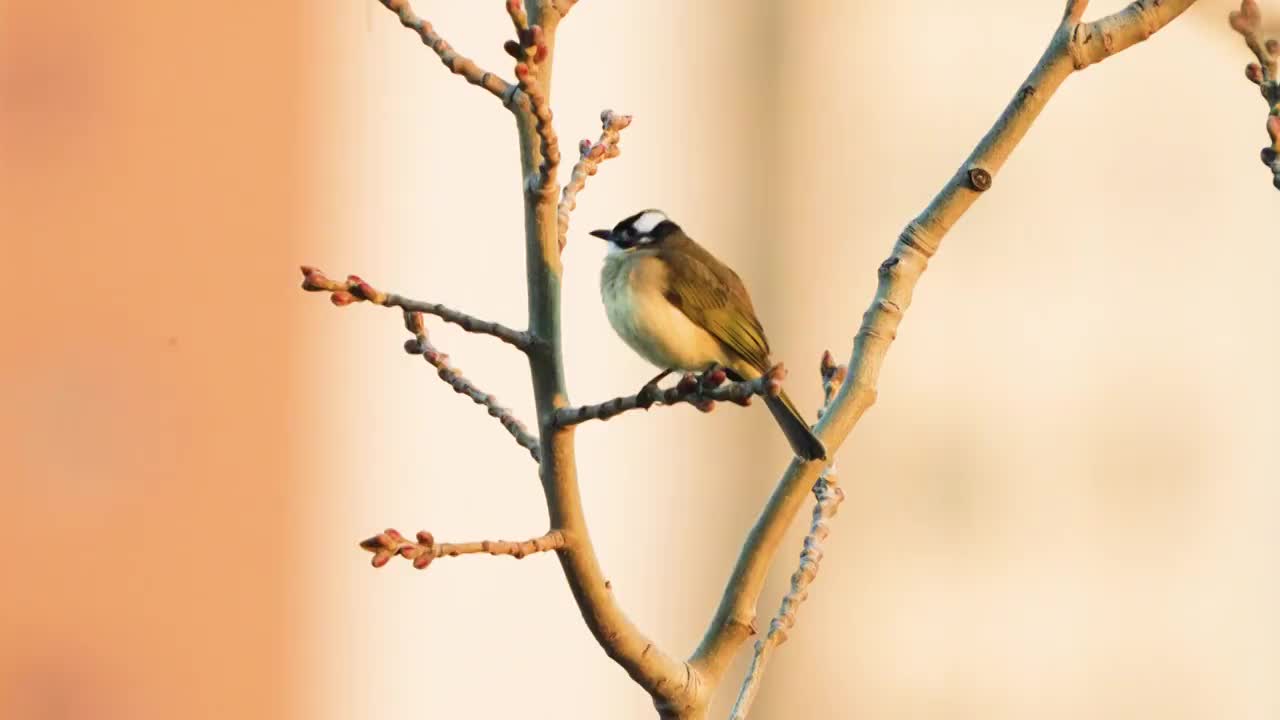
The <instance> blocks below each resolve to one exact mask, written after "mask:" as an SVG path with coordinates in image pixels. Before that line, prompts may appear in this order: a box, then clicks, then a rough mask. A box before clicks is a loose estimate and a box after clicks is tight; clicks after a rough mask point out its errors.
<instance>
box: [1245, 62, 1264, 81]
mask: <svg viewBox="0 0 1280 720" xmlns="http://www.w3.org/2000/svg"><path fill="white" fill-rule="evenodd" d="M1244 76H1245V77H1247V78H1249V82H1252V83H1253V84H1254V85H1261V84H1262V66H1261V65H1259V64H1258V63H1249V64H1248V65H1245V66H1244Z"/></svg>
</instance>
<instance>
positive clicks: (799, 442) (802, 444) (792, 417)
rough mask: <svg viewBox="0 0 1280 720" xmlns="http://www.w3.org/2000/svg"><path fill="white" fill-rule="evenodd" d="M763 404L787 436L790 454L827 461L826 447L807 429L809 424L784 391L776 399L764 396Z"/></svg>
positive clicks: (806, 458)
mask: <svg viewBox="0 0 1280 720" xmlns="http://www.w3.org/2000/svg"><path fill="white" fill-rule="evenodd" d="M764 403H765V405H767V406H768V407H769V412H771V413H773V419H774V420H776V421H777V422H778V427H780V428H782V434H783V435H786V436H787V442H789V443H791V450H792V452H794V453H795V454H796V455H797V456H799V457H801V458H803V459H805V460H826V459H827V448H826V446H825V445H823V444H822V441H821V440H819V439H818V436H817V435H814V434H813V431H812V430H810V429H809V423H807V422H805V421H804V417H803V416H802V415H800V411H799V410H796V406H795V404H794V403H792V402H791V398H789V397H787V393H786V391H785V390H784V391H783V392H781V393H779V394H778V396H777V397H773V396H770V395H766V396H765V398H764Z"/></svg>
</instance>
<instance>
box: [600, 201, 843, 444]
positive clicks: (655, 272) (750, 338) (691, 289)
mask: <svg viewBox="0 0 1280 720" xmlns="http://www.w3.org/2000/svg"><path fill="white" fill-rule="evenodd" d="M590 234H591V235H592V236H594V237H597V238H600V239H602V240H604V241H606V242H607V243H608V250H607V252H606V253H605V259H604V267H603V269H602V270H601V272H600V296H601V299H602V300H603V301H604V306H605V311H606V313H607V314H608V316H609V324H610V325H611V326H612V327H613V329H614V331H615V332H617V333H618V336H619V337H621V338H622V340H623V342H625V343H626V344H627V345H628V346H629V347H630V348H631V349H632V350H634V351H635V352H636V353H637V354H639V355H640V356H641V357H643V358H644V359H645V360H647V361H649V362H650V363H652V364H654V365H656V366H657V367H658V368H659V369H661V370H663V372H662V373H661V374H659V375H658V376H657V377H655V378H654V379H653V380H651V381H649V383H648V384H647V385H646V387H650V386H656V384H657V383H658V382H659V381H660V380H662V378H664V377H666V376H667V375H668V374H669V373H671V372H674V371H683V372H695V373H706V372H707V371H708V370H711V369H714V368H723V369H724V370H725V374H726V375H727V376H728V377H730V378H732V379H733V380H736V381H750V380H755V379H757V378H759V377H761V376H762V375H764V374H765V373H766V372H768V371H769V369H770V368H771V367H773V362H772V360H771V359H770V357H769V341H768V340H767V339H766V338H765V334H764V328H763V327H761V325H760V319H759V318H758V317H756V312H755V308H754V307H753V306H752V304H751V297H750V296H749V295H748V294H747V288H746V286H745V285H743V284H742V280H741V278H739V277H738V275H737V273H735V272H734V271H733V270H732V269H730V268H729V266H728V265H725V264H724V263H722V262H720V261H719V260H717V259H716V257H715V256H714V255H712V254H711V253H710V252H708V251H707V250H706V249H705V248H703V247H702V246H701V245H699V244H698V243H696V242H694V240H693V238H691V237H689V236H688V235H687V234H686V233H685V231H684V230H683V229H681V227H680V226H679V225H677V224H676V223H675V222H673V221H672V220H671V219H670V218H668V217H667V215H666V214H665V213H663V212H662V211H661V210H654V209H648V210H641V211H640V212H637V213H635V214H634V215H630V216H628V217H626V218H624V219H623V220H621V221H620V222H618V224H617V225H615V226H614V227H613V228H612V229H609V230H592V231H591V233H590ZM765 404H766V405H767V406H768V408H769V411H770V412H771V413H772V414H773V417H774V420H775V421H777V423H778V426H779V427H780V428H781V429H782V433H783V435H785V436H786V438H787V441H788V442H789V443H790V445H791V449H792V451H793V452H794V453H795V454H796V455H797V456H798V457H800V458H802V459H804V460H825V459H826V457H827V449H826V447H825V446H824V445H823V443H822V441H821V440H819V439H818V437H817V436H816V435H814V434H813V430H811V429H810V428H809V424H808V423H807V422H805V420H804V418H803V416H801V414H800V411H799V410H797V409H796V406H795V404H794V403H792V402H791V398H789V397H787V394H786V392H785V391H784V392H780V393H778V395H777V396H776V397H775V396H773V395H766V396H765Z"/></svg>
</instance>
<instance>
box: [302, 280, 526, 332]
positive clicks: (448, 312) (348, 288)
mask: <svg viewBox="0 0 1280 720" xmlns="http://www.w3.org/2000/svg"><path fill="white" fill-rule="evenodd" d="M302 275H303V280H302V289H303V290H307V291H310V292H328V293H330V295H329V299H330V301H332V302H333V304H334V305H337V306H339V307H341V306H344V305H350V304H352V303H357V302H363V301H368V302H371V303H373V304H375V305H382V306H383V307H396V308H400V309H402V310H405V311H409V312H419V313H426V314H428V315H434V316H435V317H438V318H440V319H441V320H444V321H445V322H447V323H453V324H454V325H457V326H458V327H460V328H462V329H463V330H466V331H467V332H470V333H477V334H480V335H489V336H491V337H495V338H497V339H499V340H501V341H502V342H504V343H506V344H508V345H511V346H512V347H515V348H518V349H520V350H523V351H524V352H529V349H530V348H531V347H533V345H534V340H533V336H532V335H530V334H529V333H527V332H523V331H520V330H512V329H511V328H509V327H507V326H505V325H500V324H498V323H496V322H491V321H489V320H481V319H480V318H477V317H474V316H472V315H468V314H466V313H464V312H461V311H459V310H454V309H452V308H448V307H445V306H444V305H440V304H438V303H430V302H423V301H422V300H414V299H412V298H407V297H404V296H403V295H397V294H395V293H386V292H382V291H381V290H378V289H377V288H375V287H373V286H372V285H370V284H369V283H367V282H365V281H364V280H361V279H360V277H359V276H356V275H348V276H347V279H346V281H338V280H331V279H330V278H328V277H326V276H325V274H324V273H323V272H321V271H320V270H318V269H316V268H313V267H309V266H307V265H303V266H302Z"/></svg>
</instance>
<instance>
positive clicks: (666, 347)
mask: <svg viewBox="0 0 1280 720" xmlns="http://www.w3.org/2000/svg"><path fill="white" fill-rule="evenodd" d="M609 265H610V263H608V262H606V268H605V273H604V275H603V277H602V279H601V280H602V281H601V285H600V292H601V295H602V297H603V300H604V305H605V309H606V311H607V313H608V315H609V324H610V325H612V326H613V329H614V331H615V332H617V333H618V336H619V337H621V338H622V340H623V342H625V343H626V344H627V345H629V346H630V347H631V349H632V350H635V351H636V352H637V353H638V354H639V355H640V356H641V357H643V358H644V359H645V360H648V361H649V362H651V363H653V364H654V365H656V366H657V367H659V368H664V369H665V368H674V369H676V370H685V371H690V372H696V371H701V370H704V369H706V368H707V367H708V366H709V365H711V364H713V363H719V364H722V365H723V364H726V358H725V356H724V350H723V348H722V347H721V345H720V343H719V342H718V341H717V340H716V339H715V338H714V337H713V336H712V335H711V333H709V332H707V331H706V330H704V329H702V328H701V327H700V326H698V325H696V324H694V322H693V321H692V320H690V319H689V317H688V316H687V315H685V314H684V313H683V312H681V310H680V309H679V308H677V307H676V306H674V305H672V304H671V303H670V302H669V301H668V300H667V299H666V298H665V297H663V295H662V291H661V287H662V286H661V285H660V284H658V283H648V282H643V279H642V278H634V277H632V274H633V271H635V270H636V269H637V268H636V267H630V266H629V265H630V264H626V265H624V264H622V263H619V265H620V266H619V267H613V268H610V267H609ZM641 270H643V269H642V268H641ZM611 271H612V272H611Z"/></svg>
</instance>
